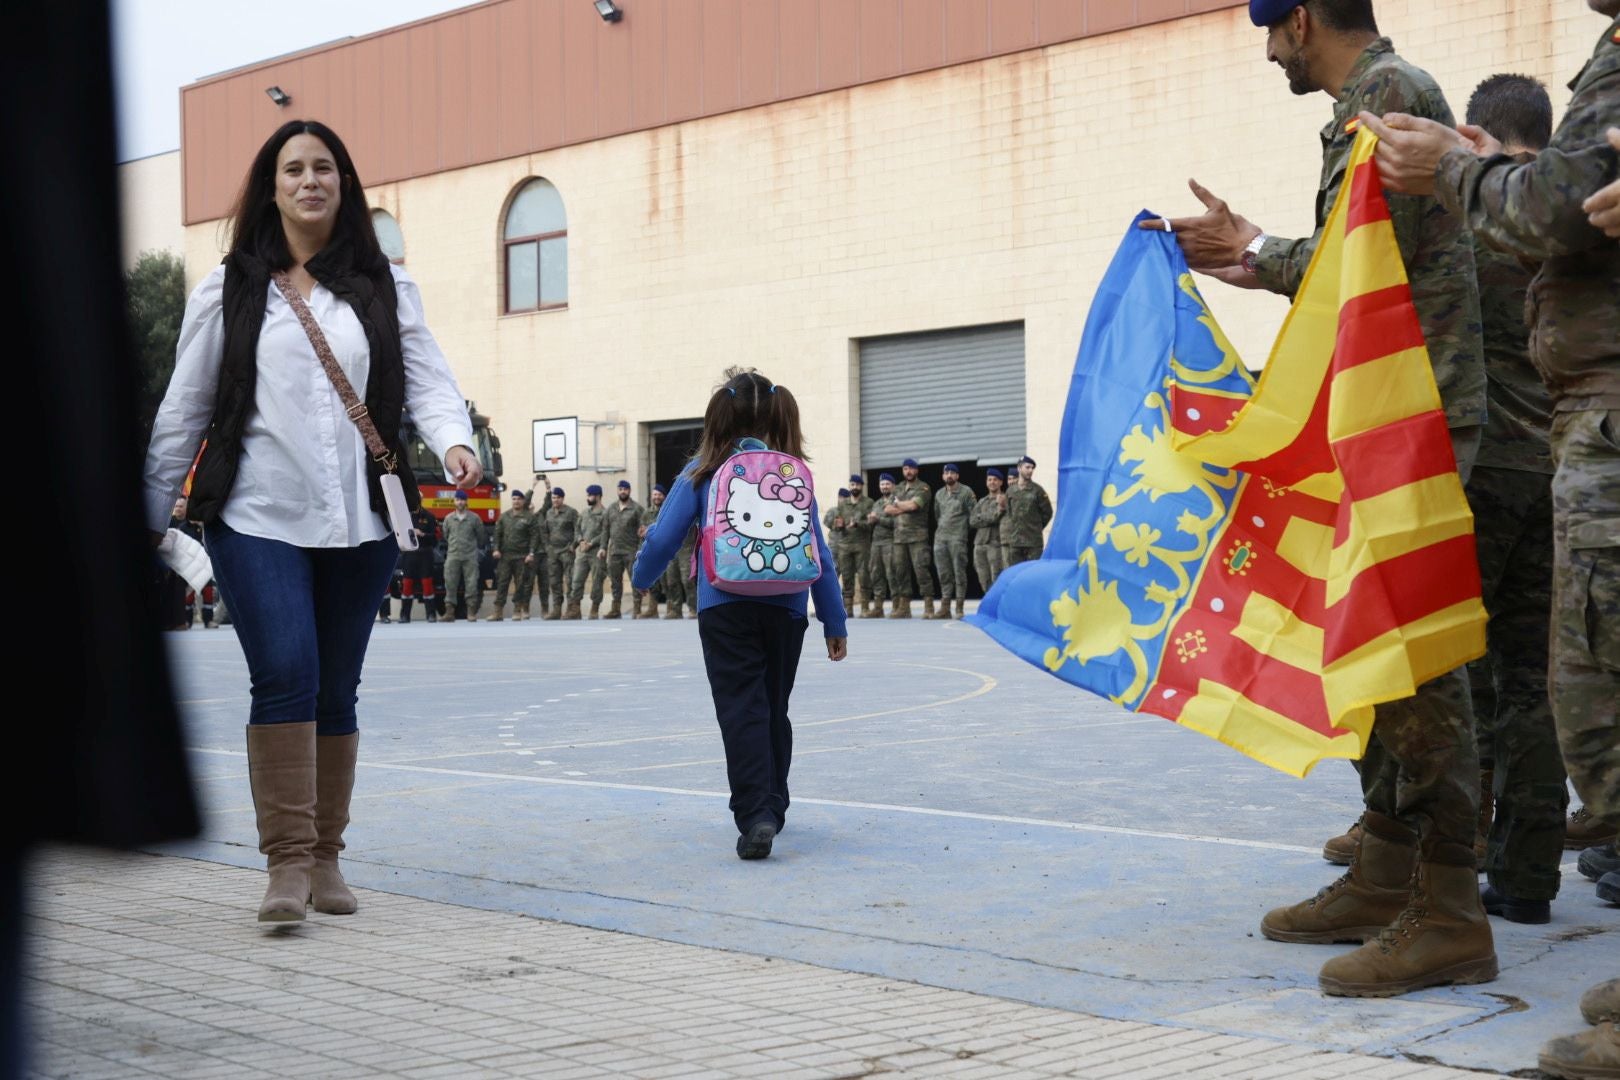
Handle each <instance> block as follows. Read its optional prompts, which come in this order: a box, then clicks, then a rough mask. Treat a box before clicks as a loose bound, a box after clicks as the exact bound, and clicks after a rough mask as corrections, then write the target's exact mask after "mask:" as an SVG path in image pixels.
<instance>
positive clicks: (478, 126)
mask: <svg viewBox="0 0 1620 1080" xmlns="http://www.w3.org/2000/svg"><path fill="white" fill-rule="evenodd" d="M499 33H500V25H499V23H498V22H497V21H496V18H495V9H494V8H492V7H480V8H473V9H472V11H470V12H468V13H467V64H468V80H467V92H468V99H469V103H468V107H467V154H468V157H469V159H470V160H471V161H494V160H495V159H496V158H497V157H499V156H500V144H501V140H500V133H499V129H498V123H497V122H498V119H499V117H498V114H497V106H498V105H499V102H500V97H501V92H500V80H499V76H500V73H499V72H498V71H496V69H495V43H496V41H497V40H499Z"/></svg>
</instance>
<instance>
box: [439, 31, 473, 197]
mask: <svg viewBox="0 0 1620 1080" xmlns="http://www.w3.org/2000/svg"><path fill="white" fill-rule="evenodd" d="M468 25H469V24H468V23H467V21H466V20H464V19H454V20H452V19H446V20H445V21H444V23H443V24H442V25H441V26H440V29H439V33H438V34H436V35H434V37H435V39H436V42H437V45H438V64H439V117H440V121H439V123H440V126H439V157H440V159H441V160H442V161H443V162H444V166H443V167H444V168H446V169H458V168H460V167H461V166H463V165H466V164H467V163H468V162H469V161H471V160H472V156H471V153H470V151H469V143H468V138H467V136H468V131H467V127H468V125H467V115H468V112H469V111H470V110H471V108H472V71H471V64H470V63H469V56H468V51H467V28H468Z"/></svg>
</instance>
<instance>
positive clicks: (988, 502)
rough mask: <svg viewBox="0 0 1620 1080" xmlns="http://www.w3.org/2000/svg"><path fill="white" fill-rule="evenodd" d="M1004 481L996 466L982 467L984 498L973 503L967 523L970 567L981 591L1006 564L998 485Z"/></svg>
mask: <svg viewBox="0 0 1620 1080" xmlns="http://www.w3.org/2000/svg"><path fill="white" fill-rule="evenodd" d="M1004 482H1005V481H1004V480H1003V478H1002V474H1001V470H1000V469H986V470H984V486H985V488H986V489H987V490H986V494H985V496H984V498H982V499H980V500H979V501H978V502H977V503H975V504H974V506H973V515H972V516H971V517H970V518H969V519H968V524H970V525H972V526H973V569H974V572H975V573H977V574H978V575H979V588H981V589H983V590H984V591H985V592H989V591H990V586H992V585H994V584H995V583H996V578H998V577H1000V576H1001V571H1002V568H1003V567H1004V566H1005V565H1006V564H1005V563H1004V562H1003V561H1002V556H1001V513H1002V511H1001V502H1002V500H1001V486H1002V484H1003V483H1004Z"/></svg>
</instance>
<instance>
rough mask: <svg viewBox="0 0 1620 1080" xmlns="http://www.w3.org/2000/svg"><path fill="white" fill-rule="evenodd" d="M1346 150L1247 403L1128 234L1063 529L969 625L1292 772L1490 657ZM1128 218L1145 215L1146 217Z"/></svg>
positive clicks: (1104, 691)
mask: <svg viewBox="0 0 1620 1080" xmlns="http://www.w3.org/2000/svg"><path fill="white" fill-rule="evenodd" d="M1375 142H1376V140H1375V139H1373V137H1372V136H1371V135H1370V133H1367V132H1363V133H1362V135H1361V136H1360V137H1359V139H1358V141H1357V143H1356V145H1355V148H1354V151H1353V153H1352V159H1351V165H1350V170H1351V174H1350V179H1349V180H1348V182H1346V183H1345V184H1343V185H1342V187H1341V190H1340V193H1339V198H1338V200H1337V202H1336V203H1335V205H1334V207H1333V211H1332V214H1331V215H1330V216H1329V218H1328V221H1327V225H1326V227H1325V228H1324V230H1323V235H1322V238H1321V241H1320V242H1319V244H1318V247H1317V251H1316V255H1315V258H1314V259H1312V261H1311V265H1310V267H1309V269H1308V270H1307V272H1306V274H1305V278H1304V281H1303V283H1302V284H1301V286H1300V289H1299V292H1298V294H1297V296H1296V299H1295V301H1294V305H1293V307H1292V309H1291V310H1290V311H1289V314H1288V317H1287V320H1286V321H1285V322H1284V324H1283V328H1282V331H1281V333H1280V334H1279V336H1278V338H1277V342H1276V344H1275V346H1274V347H1273V349H1272V353H1271V357H1270V360H1269V361H1268V363H1267V365H1266V368H1265V371H1264V373H1263V375H1262V376H1261V378H1260V380H1259V383H1258V385H1256V384H1255V382H1254V380H1253V379H1252V378H1251V377H1250V375H1249V373H1248V372H1247V371H1246V370H1245V368H1244V366H1243V363H1242V362H1241V361H1240V359H1239V358H1238V356H1237V354H1236V352H1235V351H1234V350H1233V348H1232V345H1231V343H1230V342H1229V341H1228V340H1227V339H1226V337H1225V335H1223V334H1222V332H1221V329H1220V327H1219V326H1217V325H1216V323H1215V319H1214V317H1213V316H1212V315H1211V314H1210V311H1209V308H1208V306H1207V305H1206V304H1205V303H1204V301H1203V299H1202V297H1201V296H1200V295H1199V292H1198V289H1197V287H1196V286H1195V284H1194V282H1193V278H1192V275H1191V273H1189V271H1188V269H1187V264H1186V262H1185V260H1184V259H1183V258H1182V255H1181V252H1180V249H1179V248H1178V247H1177V245H1176V242H1175V238H1174V237H1172V236H1170V235H1167V234H1165V233H1163V232H1158V231H1144V230H1140V229H1137V228H1135V226H1134V223H1133V225H1132V228H1131V229H1130V230H1129V231H1127V232H1126V234H1125V239H1124V242H1123V243H1122V244H1121V245H1120V248H1119V251H1118V252H1117V253H1116V255H1115V256H1114V261H1113V263H1112V264H1111V265H1110V267H1109V269H1108V273H1107V274H1106V275H1105V276H1104V278H1103V281H1102V283H1101V285H1100V286H1099V287H1098V290H1097V296H1096V299H1095V300H1094V301H1093V303H1092V307H1091V312H1090V316H1089V318H1088V319H1087V322H1086V329H1085V336H1084V339H1083V340H1082V343H1081V346H1080V353H1079V357H1078V359H1077V361H1076V364H1075V371H1074V378H1073V381H1072V382H1071V384H1070V388H1069V399H1068V405H1067V407H1066V410H1065V413H1064V420H1063V430H1062V436H1061V446H1060V454H1059V456H1060V459H1061V460H1060V462H1059V477H1058V504H1057V511H1058V512H1057V519H1056V521H1055V523H1054V525H1053V528H1052V535H1051V541H1050V543H1049V544H1048V546H1047V549H1046V552H1045V554H1044V555H1043V556H1042V558H1040V559H1039V560H1036V561H1033V562H1027V563H1022V564H1020V565H1018V566H1014V567H1009V568H1008V569H1007V571H1006V572H1005V573H1004V574H1003V575H1002V576H1001V577H1000V578H999V579H998V580H997V581H996V583H995V585H994V587H992V588H991V590H990V592H989V594H988V595H987V596H986V597H985V599H984V603H983V604H982V605H981V606H980V610H979V614H978V615H976V616H974V617H972V618H971V619H969V620H968V621H969V622H972V623H974V624H975V625H977V626H979V627H981V628H982V629H983V630H985V631H986V632H987V633H989V634H990V636H991V637H993V638H995V639H996V640H997V641H998V642H1000V643H1001V644H1002V645H1004V646H1006V647H1007V648H1008V649H1010V650H1011V651H1013V652H1014V653H1016V654H1018V655H1019V656H1021V657H1023V658H1024V659H1025V660H1028V661H1029V662H1030V663H1032V664H1037V665H1040V666H1042V667H1044V668H1045V669H1046V670H1048V671H1050V672H1051V673H1052V674H1053V675H1056V676H1057V677H1058V678H1060V679H1063V680H1065V681H1067V682H1070V683H1073V684H1075V685H1076V686H1079V687H1083V688H1084V689H1086V690H1090V691H1092V692H1093V693H1096V694H1099V695H1102V696H1104V697H1107V698H1110V699H1112V700H1113V701H1115V702H1118V703H1119V704H1121V705H1123V706H1125V707H1126V708H1129V709H1132V710H1135V711H1139V712H1144V713H1153V714H1156V715H1158V716H1162V717H1164V718H1166V719H1168V720H1173V721H1175V722H1176V723H1179V724H1182V725H1184V726H1186V727H1189V728H1192V729H1193V730H1195V731H1200V732H1203V733H1204V734H1206V735H1209V736H1211V737H1213V738H1216V739H1219V740H1220V741H1221V742H1224V743H1226V744H1227V745H1229V746H1232V747H1234V748H1236V749H1237V750H1239V751H1241V752H1243V753H1244V754H1247V755H1249V756H1250V757H1252V758H1255V759H1256V760H1258V761H1262V762H1264V763H1265V764H1267V765H1270V766H1272V767H1274V768H1277V769H1280V770H1282V771H1284V772H1288V773H1292V774H1294V775H1296V776H1303V775H1305V774H1306V773H1307V772H1309V771H1310V769H1311V767H1312V766H1313V765H1315V764H1316V763H1317V762H1318V761H1320V760H1322V759H1324V758H1358V757H1360V756H1361V754H1362V752H1363V750H1364V749H1365V747H1366V743H1367V738H1368V734H1369V732H1370V731H1371V730H1372V725H1373V710H1372V706H1373V705H1375V704H1377V703H1380V702H1384V701H1390V700H1394V699H1397V698H1402V697H1407V696H1410V695H1411V694H1412V693H1414V692H1415V690H1416V688H1417V687H1418V686H1419V685H1420V684H1421V683H1423V682H1426V681H1427V680H1429V679H1430V678H1433V677H1434V676H1436V675H1439V674H1442V673H1444V672H1446V671H1449V670H1451V669H1453V668H1455V667H1457V666H1459V665H1460V664H1463V663H1465V662H1467V661H1469V660H1472V659H1474V658H1475V657H1478V656H1480V655H1481V654H1482V653H1483V652H1484V648H1485V610H1484V606H1483V604H1482V603H1481V601H1480V582H1479V567H1478V562H1477V559H1476V557H1475V552H1474V532H1473V517H1472V515H1471V514H1470V512H1469V509H1468V502H1467V500H1466V498H1465V497H1464V495H1463V489H1462V483H1461V480H1460V479H1459V477H1458V475H1457V470H1456V462H1455V459H1454V457H1453V456H1452V450H1451V441H1450V437H1449V433H1448V431H1447V426H1446V420H1445V415H1444V413H1443V411H1442V409H1441V404H1440V395H1439V392H1438V390H1437V389H1436V388H1435V383H1434V376H1433V372H1432V370H1431V368H1430V366H1429V359H1428V352H1427V350H1426V348H1425V347H1424V341H1423V333H1422V330H1421V329H1420V328H1419V325H1418V319H1417V313H1416V311H1415V310H1414V309H1413V307H1412V300H1411V292H1410V289H1409V288H1408V285H1407V279H1406V270H1405V267H1404V266H1403V264H1402V262H1401V256H1400V251H1399V249H1398V248H1397V246H1396V242H1395V234H1394V229H1393V226H1392V224H1391V221H1390V218H1389V210H1388V206H1387V204H1386V202H1385V199H1384V195H1383V191H1382V187H1381V185H1380V183H1379V179H1378V173H1377V168H1376V165H1375V164H1374V163H1373V161H1372V160H1371V158H1372V150H1373V146H1374V145H1375ZM1150 216H1151V215H1148V214H1143V215H1141V217H1139V218H1138V220H1141V219H1142V218H1147V217H1150Z"/></svg>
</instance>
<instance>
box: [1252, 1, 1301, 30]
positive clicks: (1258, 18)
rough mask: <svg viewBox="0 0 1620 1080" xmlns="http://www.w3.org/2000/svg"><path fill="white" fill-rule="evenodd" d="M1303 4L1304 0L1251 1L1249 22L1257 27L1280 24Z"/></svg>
mask: <svg viewBox="0 0 1620 1080" xmlns="http://www.w3.org/2000/svg"><path fill="white" fill-rule="evenodd" d="M1302 2H1303V0H1249V21H1250V22H1252V23H1254V25H1256V26H1270V25H1272V24H1273V23H1280V22H1282V21H1283V20H1284V19H1286V18H1288V13H1289V12H1290V11H1293V10H1294V9H1295V8H1297V7H1299V6H1300V4H1301V3H1302Z"/></svg>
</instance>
